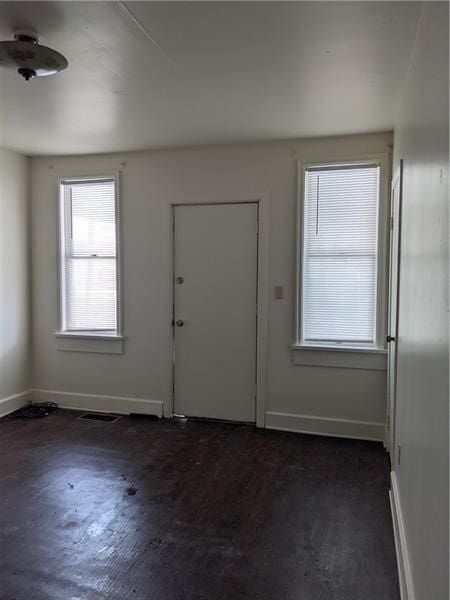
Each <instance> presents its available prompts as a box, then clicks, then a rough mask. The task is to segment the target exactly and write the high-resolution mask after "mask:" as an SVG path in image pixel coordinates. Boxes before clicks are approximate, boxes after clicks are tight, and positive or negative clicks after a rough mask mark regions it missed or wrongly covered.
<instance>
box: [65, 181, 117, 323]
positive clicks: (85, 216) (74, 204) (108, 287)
mask: <svg viewBox="0 0 450 600" xmlns="http://www.w3.org/2000/svg"><path fill="white" fill-rule="evenodd" d="M60 214H61V283H62V290H61V296H62V319H63V323H62V329H63V330H64V331H67V332H77V331H78V332H83V331H84V332H102V333H105V334H115V333H117V329H118V308H117V301H118V297H117V215H116V182H115V179H114V178H97V179H80V180H63V181H62V182H61V213H60Z"/></svg>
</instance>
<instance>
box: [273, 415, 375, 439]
mask: <svg viewBox="0 0 450 600" xmlns="http://www.w3.org/2000/svg"><path fill="white" fill-rule="evenodd" d="M266 427H267V428H268V429H279V430H281V431H295V432H297V433H311V434H315V435H327V436H332V437H344V438H354V439H358V440H372V441H377V442H382V441H384V423H374V422H370V421H368V422H366V421H351V420H348V419H334V418H324V417H315V416H311V415H296V414H290V413H281V412H271V411H269V412H266Z"/></svg>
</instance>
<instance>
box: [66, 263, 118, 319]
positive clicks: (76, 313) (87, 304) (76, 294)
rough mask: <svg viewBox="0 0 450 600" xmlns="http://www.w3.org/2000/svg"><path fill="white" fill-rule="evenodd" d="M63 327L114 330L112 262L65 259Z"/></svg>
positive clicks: (114, 304) (114, 282) (114, 293)
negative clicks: (64, 317)
mask: <svg viewBox="0 0 450 600" xmlns="http://www.w3.org/2000/svg"><path fill="white" fill-rule="evenodd" d="M65 275H66V328H67V329H69V330H77V329H79V330H86V331H96V330H109V331H115V330H116V328H117V322H116V312H117V311H116V301H117V298H116V288H117V286H116V259H115V258H69V259H66V268H65Z"/></svg>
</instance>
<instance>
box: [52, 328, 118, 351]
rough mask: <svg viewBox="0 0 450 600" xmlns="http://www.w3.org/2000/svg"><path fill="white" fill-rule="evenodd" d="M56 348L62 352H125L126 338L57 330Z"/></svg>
mask: <svg viewBox="0 0 450 600" xmlns="http://www.w3.org/2000/svg"><path fill="white" fill-rule="evenodd" d="M54 335H55V338H56V349H57V350H59V351H62V352H95V353H98V354H123V345H124V341H125V338H124V337H122V336H120V335H101V334H98V333H70V332H67V333H66V332H63V331H57V332H55V334H54Z"/></svg>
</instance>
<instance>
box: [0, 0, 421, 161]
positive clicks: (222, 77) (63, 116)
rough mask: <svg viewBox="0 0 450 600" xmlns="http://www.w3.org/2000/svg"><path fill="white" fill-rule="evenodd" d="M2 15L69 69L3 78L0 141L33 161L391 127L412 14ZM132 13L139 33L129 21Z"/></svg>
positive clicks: (141, 10)
mask: <svg viewBox="0 0 450 600" xmlns="http://www.w3.org/2000/svg"><path fill="white" fill-rule="evenodd" d="M125 5H126V6H125V7H124V6H122V5H121V3H120V2H0V39H12V32H13V31H14V30H15V29H17V28H24V27H25V28H28V29H30V28H31V29H34V30H36V31H37V32H38V34H39V36H40V42H41V43H42V44H44V45H48V46H51V47H53V48H55V49H56V50H58V51H59V52H61V53H62V54H64V55H65V56H66V57H67V59H68V61H69V67H68V69H67V70H65V71H63V72H62V73H60V74H58V75H56V76H53V77H48V78H41V79H35V80H32V81H30V82H28V83H27V82H26V81H25V80H23V79H22V78H21V77H20V76H19V75H18V74H17V73H15V72H14V71H8V70H6V69H1V73H0V133H1V136H2V140H1V141H2V144H3V145H4V146H6V147H9V148H12V149H15V150H18V151H21V152H24V153H26V154H30V155H36V154H72V153H94V152H112V151H119V150H120V151H122V150H137V149H143V148H157V147H167V146H181V145H191V144H206V143H218V142H231V141H247V140H262V139H278V138H293V137H303V136H323V135H335V134H347V133H362V132H369V131H383V130H388V129H391V128H392V127H393V124H394V116H395V111H396V109H397V106H398V103H399V100H400V94H401V92H402V88H403V82H404V78H405V75H406V70H407V67H408V63H409V59H410V55H411V50H412V45H413V42H414V36H415V30H416V24H417V18H418V14H419V11H420V3H418V2H126V3H125ZM127 8H128V10H129V11H131V12H132V14H133V15H134V16H135V18H136V19H137V20H138V21H139V22H140V23H141V24H142V26H143V27H144V28H145V29H146V30H147V32H148V34H149V36H150V37H151V38H152V39H153V41H152V40H151V39H150V37H148V36H147V35H146V33H145V32H144V31H143V29H141V28H140V27H139V25H138V24H137V23H136V22H135V21H133V19H132V18H131V16H130V14H129V13H128V11H127V10H126V9H127Z"/></svg>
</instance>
